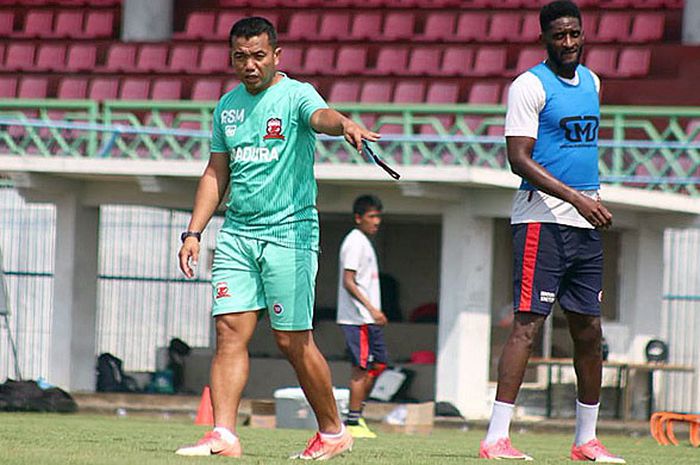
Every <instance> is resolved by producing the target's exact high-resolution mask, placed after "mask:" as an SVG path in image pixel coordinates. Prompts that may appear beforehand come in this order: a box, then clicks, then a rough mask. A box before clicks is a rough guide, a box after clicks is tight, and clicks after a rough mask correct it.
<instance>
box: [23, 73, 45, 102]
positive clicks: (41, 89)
mask: <svg viewBox="0 0 700 465" xmlns="http://www.w3.org/2000/svg"><path fill="white" fill-rule="evenodd" d="M48 88H49V80H48V79H47V78H43V77H25V78H22V80H21V81H20V83H19V89H18V90H17V97H19V98H34V99H36V98H38V99H41V98H46V95H47V92H48Z"/></svg>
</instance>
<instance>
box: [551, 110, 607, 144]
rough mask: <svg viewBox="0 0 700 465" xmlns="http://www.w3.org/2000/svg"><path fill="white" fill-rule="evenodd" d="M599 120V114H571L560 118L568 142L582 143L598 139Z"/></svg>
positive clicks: (560, 124) (560, 125)
mask: <svg viewBox="0 0 700 465" xmlns="http://www.w3.org/2000/svg"><path fill="white" fill-rule="evenodd" d="M599 124H600V123H599V121H598V117H597V116H570V117H568V118H562V119H561V120H559V127H561V128H562V129H563V130H564V137H566V140H567V141H568V142H571V143H574V144H581V143H586V142H595V141H596V140H597V139H598V126H599Z"/></svg>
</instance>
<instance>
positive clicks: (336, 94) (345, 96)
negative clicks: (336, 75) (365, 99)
mask: <svg viewBox="0 0 700 465" xmlns="http://www.w3.org/2000/svg"><path fill="white" fill-rule="evenodd" d="M359 97H360V83H359V81H356V80H351V81H335V82H334V83H333V85H332V86H331V91H330V94H329V95H328V101H329V102H334V103H335V102H357V100H358V98H359Z"/></svg>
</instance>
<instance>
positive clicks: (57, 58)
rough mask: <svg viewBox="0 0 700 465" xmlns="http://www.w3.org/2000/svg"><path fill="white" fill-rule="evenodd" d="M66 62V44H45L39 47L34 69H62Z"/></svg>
mask: <svg viewBox="0 0 700 465" xmlns="http://www.w3.org/2000/svg"><path fill="white" fill-rule="evenodd" d="M65 63H66V46H65V45H62V44H51V43H49V44H45V45H42V46H41V47H39V50H38V51H37V54H36V63H35V64H34V69H35V70H37V71H62V70H63V68H64V67H65Z"/></svg>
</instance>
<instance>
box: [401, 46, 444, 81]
mask: <svg viewBox="0 0 700 465" xmlns="http://www.w3.org/2000/svg"><path fill="white" fill-rule="evenodd" d="M441 52H442V49H440V48H437V47H423V48H414V49H413V50H412V51H411V56H410V58H409V60H408V73H407V74H409V75H413V76H430V75H433V74H437V73H438V71H439V69H440V57H441Z"/></svg>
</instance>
